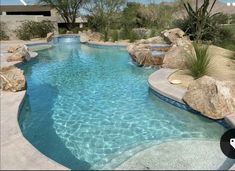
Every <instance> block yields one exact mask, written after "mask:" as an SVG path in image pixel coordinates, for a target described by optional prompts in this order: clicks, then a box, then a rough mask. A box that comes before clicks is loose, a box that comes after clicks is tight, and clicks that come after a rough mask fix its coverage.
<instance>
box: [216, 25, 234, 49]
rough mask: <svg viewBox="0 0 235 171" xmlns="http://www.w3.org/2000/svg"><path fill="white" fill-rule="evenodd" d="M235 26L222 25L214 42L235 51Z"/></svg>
mask: <svg viewBox="0 0 235 171" xmlns="http://www.w3.org/2000/svg"><path fill="white" fill-rule="evenodd" d="M234 28H235V27H234V26H229V25H228V26H221V28H220V31H219V33H218V36H217V38H216V39H214V41H213V44H215V45H217V46H220V47H222V48H226V49H229V50H232V51H235V32H234Z"/></svg>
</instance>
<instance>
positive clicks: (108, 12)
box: [84, 0, 126, 37]
mask: <svg viewBox="0 0 235 171" xmlns="http://www.w3.org/2000/svg"><path fill="white" fill-rule="evenodd" d="M125 4H126V0H115V1H114V0H87V1H86V4H85V6H84V9H85V10H86V11H87V12H88V14H89V15H88V16H89V17H88V23H89V27H90V28H91V29H92V30H95V31H98V32H101V33H103V34H105V35H108V33H107V32H109V29H114V27H115V26H116V25H117V24H118V23H119V22H118V21H119V17H120V14H119V13H120V12H121V11H122V9H123V7H124V6H125ZM105 37H106V36H105Z"/></svg>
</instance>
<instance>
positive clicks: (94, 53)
mask: <svg viewBox="0 0 235 171" xmlns="http://www.w3.org/2000/svg"><path fill="white" fill-rule="evenodd" d="M38 53H39V56H38V58H37V59H33V60H32V61H30V62H29V63H26V64H22V65H21V66H19V67H21V68H22V69H24V71H25V74H26V78H27V83H28V89H27V96H26V98H25V101H24V105H23V107H22V110H21V112H20V118H19V123H20V126H21V129H22V132H23V134H24V136H25V137H26V138H27V139H28V140H29V141H30V143H32V144H33V145H34V146H35V147H36V148H37V149H38V150H39V151H41V152H42V153H44V154H45V155H46V156H48V157H50V158H51V159H53V160H55V161H57V162H59V163H61V164H63V165H64V166H66V167H68V168H70V169H100V168H103V167H104V166H105V165H107V164H108V163H110V162H111V161H112V160H113V159H116V158H119V160H117V162H116V163H114V164H113V167H116V166H118V165H119V164H120V163H121V162H123V161H125V160H126V159H127V158H129V157H130V156H132V155H133V154H135V153H136V152H138V151H140V150H144V149H145V148H147V145H146V144H152V143H155V142H156V143H161V142H164V141H167V140H169V139H170V140H174V139H200V140H202V139H204V140H213V141H219V139H220V137H221V135H222V134H223V133H224V132H225V128H224V127H222V126H221V125H219V124H217V123H215V122H213V121H211V120H209V119H206V118H204V117H201V116H198V115H193V114H192V113H190V112H188V111H184V110H181V109H179V108H177V107H175V106H172V105H170V104H168V103H166V102H164V101H162V100H160V99H159V98H157V97H156V96H155V95H154V94H152V92H151V91H149V87H148V83H147V80H148V77H149V75H150V74H151V73H153V72H154V71H155V70H154V69H147V68H139V67H137V66H135V65H133V64H132V62H131V60H130V57H129V55H128V53H127V51H126V50H122V49H118V48H111V47H108V48H103V47H102V48H98V47H93V46H92V47H91V46H87V45H81V44H79V43H71V44H70V43H62V44H60V43H58V44H56V45H55V46H54V47H53V48H51V49H47V50H43V51H39V52H38ZM136 149H138V150H136ZM123 154H125V155H123ZM165 155H170V154H165ZM192 169H193V168H192Z"/></svg>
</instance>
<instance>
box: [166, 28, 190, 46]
mask: <svg viewBox="0 0 235 171" xmlns="http://www.w3.org/2000/svg"><path fill="white" fill-rule="evenodd" d="M161 35H162V37H163V38H164V39H165V40H166V41H167V42H168V43H173V44H176V42H177V40H178V39H182V38H184V35H185V33H184V31H182V30H181V29H179V28H174V29H170V30H165V31H163V32H161Z"/></svg>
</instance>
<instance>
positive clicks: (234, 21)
mask: <svg viewBox="0 0 235 171" xmlns="http://www.w3.org/2000/svg"><path fill="white" fill-rule="evenodd" d="M230 18H231V24H235V14H232V15H231V17H230Z"/></svg>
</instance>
